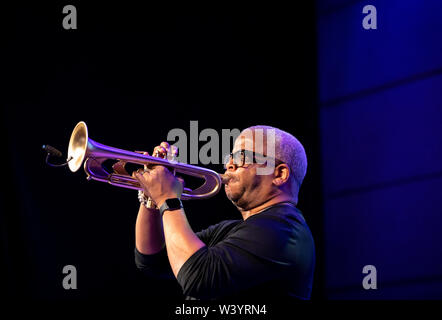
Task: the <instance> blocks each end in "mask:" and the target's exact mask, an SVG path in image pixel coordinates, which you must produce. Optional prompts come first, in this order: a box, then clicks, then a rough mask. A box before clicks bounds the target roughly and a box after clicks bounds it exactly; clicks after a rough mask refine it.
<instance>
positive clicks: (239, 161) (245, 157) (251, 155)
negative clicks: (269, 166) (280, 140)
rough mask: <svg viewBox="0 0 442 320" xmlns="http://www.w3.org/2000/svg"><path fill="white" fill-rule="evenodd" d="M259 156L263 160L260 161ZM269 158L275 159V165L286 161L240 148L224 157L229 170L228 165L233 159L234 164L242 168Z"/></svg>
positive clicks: (263, 161) (225, 166)
mask: <svg viewBox="0 0 442 320" xmlns="http://www.w3.org/2000/svg"><path fill="white" fill-rule="evenodd" d="M257 156H258V158H262V159H263V160H262V161H258V160H257V159H256V157H257ZM269 159H270V160H273V161H275V165H280V164H281V163H284V162H283V161H281V160H279V159H275V158H272V157H268V156H265V155H263V154H260V153H255V152H253V151H250V150H244V149H242V150H238V151H236V152H232V153H230V154H228V155H226V157H225V158H224V169H226V170H227V166H228V165H229V164H230V161H232V160H233V164H234V165H235V166H236V167H238V168H240V167H243V166H244V165H246V164H254V163H258V164H264V163H266V161H268V160H269Z"/></svg>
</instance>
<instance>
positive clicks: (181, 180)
mask: <svg viewBox="0 0 442 320" xmlns="http://www.w3.org/2000/svg"><path fill="white" fill-rule="evenodd" d="M177 180H178V181H179V182H180V183H181V185H182V186H183V188H184V186H185V185H186V182H185V181H184V179H183V178H180V177H177Z"/></svg>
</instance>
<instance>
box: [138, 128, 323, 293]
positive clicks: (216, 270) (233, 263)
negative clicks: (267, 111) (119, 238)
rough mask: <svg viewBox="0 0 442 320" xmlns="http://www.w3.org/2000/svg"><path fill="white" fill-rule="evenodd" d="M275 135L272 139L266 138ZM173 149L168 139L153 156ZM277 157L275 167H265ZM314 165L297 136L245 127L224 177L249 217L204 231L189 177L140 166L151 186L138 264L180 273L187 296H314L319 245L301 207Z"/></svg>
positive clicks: (142, 214)
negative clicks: (196, 220) (193, 214)
mask: <svg viewBox="0 0 442 320" xmlns="http://www.w3.org/2000/svg"><path fill="white" fill-rule="evenodd" d="M258 133H260V134H259V135H258ZM269 135H272V137H273V138H274V139H273V142H272V143H269V142H268V141H269V140H268V139H265V138H266V137H269ZM258 137H264V139H259V138H258ZM168 152H169V153H170V152H171V150H170V147H169V145H168V144H167V143H165V142H163V143H162V144H161V145H160V146H158V147H156V148H155V150H154V154H153V155H154V156H159V157H165V156H166V154H167V153H168ZM269 163H271V164H272V166H271V167H270V169H271V170H266V171H265V172H264V173H263V169H264V167H266V168H267V169H268V168H269V166H268V164H269ZM306 169H307V158H306V155H305V151H304V148H303V146H302V145H301V143H300V142H299V141H298V140H297V139H296V138H295V137H293V136H292V135H291V134H289V133H287V132H285V131H282V130H279V129H276V128H273V127H267V126H255V127H250V128H248V129H246V130H244V131H243V132H241V134H240V135H239V136H238V138H237V139H236V140H235V143H234V147H233V150H232V153H231V154H230V155H229V156H228V159H227V160H226V161H225V173H224V175H223V182H224V184H225V192H226V195H227V197H228V198H229V200H230V201H231V202H232V203H233V204H234V205H235V206H236V208H237V209H238V210H239V212H240V213H241V215H242V219H240V220H226V221H222V222H220V223H218V224H216V225H213V226H210V227H209V228H207V229H205V230H203V231H200V232H198V233H194V232H193V231H192V229H191V227H190V225H189V223H188V220H187V218H186V213H185V211H184V209H183V207H182V205H181V201H180V196H181V194H182V192H183V183H182V181H181V180H179V179H178V178H176V177H175V176H174V175H173V174H172V173H171V172H170V171H169V170H168V169H167V168H165V167H164V166H160V165H157V166H153V167H149V168H148V169H147V168H146V170H144V171H137V172H134V173H133V177H134V178H136V179H137V180H138V182H139V183H140V184H141V186H142V187H143V192H142V193H141V195H140V199H141V200H140V201H141V202H142V204H141V205H140V209H139V212H138V216H137V221H136V228H135V239H136V249H135V261H136V265H137V267H138V268H140V269H142V270H144V271H145V272H148V273H150V274H154V275H157V276H167V275H171V276H175V277H176V279H177V281H178V283H179V284H180V286H181V287H182V290H183V293H184V295H185V296H186V297H187V299H200V300H213V299H228V298H241V297H261V298H279V297H281V298H285V297H292V298H296V299H309V298H310V295H311V290H312V283H313V272H314V265H315V248H314V241H313V237H312V235H311V232H310V230H309V228H308V226H307V224H306V222H305V220H304V217H303V215H302V214H301V212H300V211H299V210H298V209H297V208H296V205H297V203H298V193H299V189H300V187H301V184H302V181H303V179H304V176H305V174H306Z"/></svg>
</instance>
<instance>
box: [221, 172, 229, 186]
mask: <svg viewBox="0 0 442 320" xmlns="http://www.w3.org/2000/svg"><path fill="white" fill-rule="evenodd" d="M219 176H220V177H221V181H222V182H223V184H226V183H227V182H229V180H230V178H229V177H228V176H226V175H225V174H220V175H219Z"/></svg>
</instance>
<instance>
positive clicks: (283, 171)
mask: <svg viewBox="0 0 442 320" xmlns="http://www.w3.org/2000/svg"><path fill="white" fill-rule="evenodd" d="M289 177H290V168H289V167H288V165H286V164H285V163H282V164H280V165H279V166H277V167H276V168H275V171H274V173H273V184H274V185H275V186H277V187H280V186H282V185H283V184H284V183H286V182H287V181H288V180H289Z"/></svg>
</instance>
